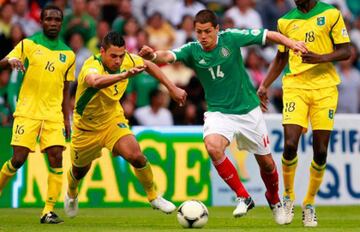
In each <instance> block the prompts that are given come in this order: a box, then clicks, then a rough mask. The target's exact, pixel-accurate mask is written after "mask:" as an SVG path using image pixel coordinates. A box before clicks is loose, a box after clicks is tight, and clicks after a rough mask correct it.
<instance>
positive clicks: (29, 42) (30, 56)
mask: <svg viewBox="0 0 360 232" xmlns="http://www.w3.org/2000/svg"><path fill="white" fill-rule="evenodd" d="M40 18H41V24H42V27H43V32H39V33H36V34H34V35H33V36H31V37H29V38H26V39H24V40H22V41H21V42H20V43H19V44H18V45H16V47H15V48H14V49H13V50H12V51H11V52H10V53H9V54H8V55H7V56H6V57H5V58H4V59H2V60H1V61H0V66H1V67H7V66H10V67H11V68H13V69H18V70H22V71H23V72H24V78H23V82H22V86H21V90H20V93H19V98H18V102H17V106H16V110H15V113H14V125H13V131H12V132H13V133H12V139H11V145H12V147H13V150H14V151H13V156H12V158H11V159H10V160H8V161H6V162H5V163H4V164H3V166H2V168H1V172H0V193H1V191H2V190H3V188H4V187H5V185H6V183H7V182H8V181H9V180H10V178H11V177H13V176H14V175H15V174H16V172H17V170H18V169H19V168H20V167H21V166H22V165H23V164H24V162H25V161H26V159H27V157H28V155H29V153H30V152H32V151H35V147H36V141H37V139H39V140H40V149H41V151H42V152H44V153H46V154H47V156H48V160H49V166H50V167H49V175H48V189H47V196H46V202H45V207H44V209H43V211H42V214H41V219H40V222H41V223H46V224H57V223H61V222H63V220H62V219H61V218H59V217H58V216H57V215H56V214H55V213H54V207H55V203H56V201H57V198H58V195H59V194H60V192H61V186H62V173H63V169H62V152H63V150H64V147H65V137H67V138H70V121H69V116H70V114H69V111H70V108H69V99H70V92H69V81H73V80H74V79H75V75H74V73H75V65H74V63H75V54H74V52H73V51H71V49H70V48H69V47H68V46H66V45H65V44H64V43H63V42H61V41H60V40H59V39H58V35H59V32H60V28H61V23H62V19H63V13H62V11H61V10H60V9H59V8H58V7H56V6H51V5H49V6H47V7H45V8H44V9H43V10H42V12H41V17H40ZM64 135H65V136H64Z"/></svg>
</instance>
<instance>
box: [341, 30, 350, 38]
mask: <svg viewBox="0 0 360 232" xmlns="http://www.w3.org/2000/svg"><path fill="white" fill-rule="evenodd" d="M341 35H342V36H343V37H349V35H348V32H347V30H346V28H343V29H342V30H341Z"/></svg>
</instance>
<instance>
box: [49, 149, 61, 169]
mask: <svg viewBox="0 0 360 232" xmlns="http://www.w3.org/2000/svg"><path fill="white" fill-rule="evenodd" d="M48 159H49V164H50V167H52V168H60V167H62V152H57V153H51V154H50V153H49V154H48Z"/></svg>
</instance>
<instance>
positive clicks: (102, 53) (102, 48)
mask: <svg viewBox="0 0 360 232" xmlns="http://www.w3.org/2000/svg"><path fill="white" fill-rule="evenodd" d="M105 52H106V50H105V48H104V47H100V54H101V55H102V56H104V55H105Z"/></svg>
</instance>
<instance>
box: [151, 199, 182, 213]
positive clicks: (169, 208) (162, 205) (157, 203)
mask: <svg viewBox="0 0 360 232" xmlns="http://www.w3.org/2000/svg"><path fill="white" fill-rule="evenodd" d="M150 204H151V207H153V209H158V210H160V211H162V212H164V213H166V214H170V213H172V212H174V211H175V210H176V206H175V205H174V204H173V203H172V202H170V201H168V200H165V199H164V198H163V197H161V196H158V197H157V198H155V199H154V200H152V201H150Z"/></svg>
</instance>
